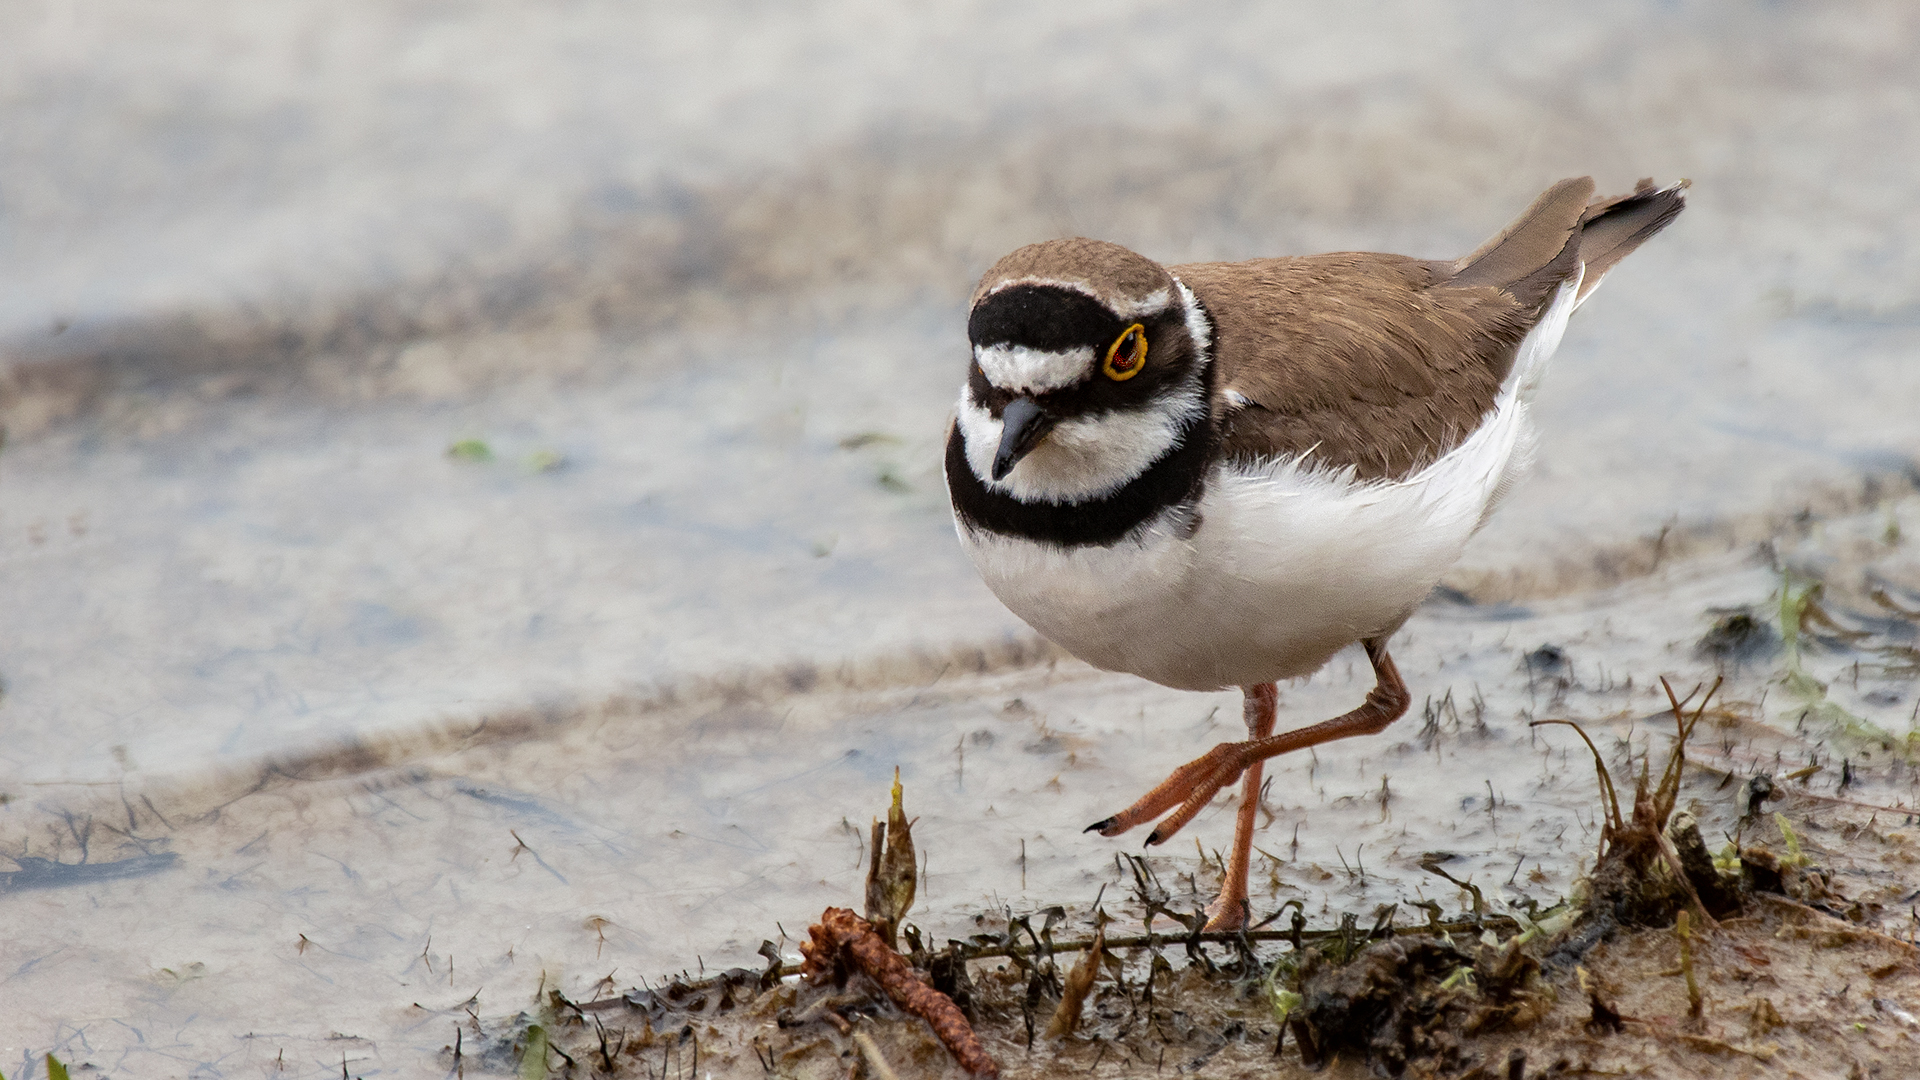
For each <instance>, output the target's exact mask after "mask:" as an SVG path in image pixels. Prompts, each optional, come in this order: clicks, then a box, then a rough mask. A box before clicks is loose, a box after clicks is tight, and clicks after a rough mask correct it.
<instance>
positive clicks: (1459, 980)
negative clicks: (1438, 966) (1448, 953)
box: [1440, 964, 1476, 993]
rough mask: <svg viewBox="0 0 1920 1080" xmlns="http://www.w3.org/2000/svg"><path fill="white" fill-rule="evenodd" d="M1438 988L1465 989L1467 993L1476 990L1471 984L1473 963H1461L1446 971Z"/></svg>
mask: <svg viewBox="0 0 1920 1080" xmlns="http://www.w3.org/2000/svg"><path fill="white" fill-rule="evenodd" d="M1440 989H1442V990H1466V991H1467V992H1468V993H1474V992H1476V988H1475V987H1474V985H1473V965H1472V964H1461V965H1460V966H1459V967H1457V968H1454V969H1453V971H1452V972H1450V973H1448V975H1447V977H1446V978H1444V979H1442V980H1440Z"/></svg>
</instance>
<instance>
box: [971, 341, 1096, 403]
mask: <svg viewBox="0 0 1920 1080" xmlns="http://www.w3.org/2000/svg"><path fill="white" fill-rule="evenodd" d="M973 358H974V359H975V360H976V361H978V362H979V364H980V371H981V373H982V374H984V375H985V376H986V377H987V381H988V382H990V383H992V384H993V385H995V386H997V387H999V388H1000V389H1002V390H1012V391H1013V392H1015V393H1018V394H1043V393H1046V392H1047V391H1049V390H1058V389H1060V388H1062V387H1065V386H1072V385H1073V384H1074V383H1077V382H1079V381H1080V380H1081V379H1084V378H1086V377H1087V374H1088V372H1090V371H1092V370H1093V350H1092V349H1090V348H1087V347H1086V346H1081V347H1080V348H1077V349H1067V350H1065V351H1064V352H1042V351H1040V350H1039V349H1030V348H1028V347H1027V346H1025V345H980V346H975V347H974V350H973Z"/></svg>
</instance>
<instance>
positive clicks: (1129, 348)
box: [1100, 323, 1147, 382]
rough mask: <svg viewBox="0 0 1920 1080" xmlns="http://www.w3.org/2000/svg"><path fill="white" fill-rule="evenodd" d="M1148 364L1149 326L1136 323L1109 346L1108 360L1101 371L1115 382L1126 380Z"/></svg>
mask: <svg viewBox="0 0 1920 1080" xmlns="http://www.w3.org/2000/svg"><path fill="white" fill-rule="evenodd" d="M1146 366H1147V328H1146V327H1144V326H1142V325H1140V324H1139V323H1134V324H1133V325H1132V326H1129V327H1127V328H1126V329H1125V330H1122V331H1121V332H1120V336H1119V337H1117V338H1114V339H1113V344H1111V345H1109V346H1107V360H1106V362H1105V363H1103V364H1101V365H1100V371H1101V373H1102V374H1104V375H1106V377H1107V378H1109V379H1112V380H1113V381H1114V382H1126V381H1127V380H1128V379H1131V378H1133V377H1134V376H1135V375H1138V374H1140V369H1141V368H1143V367H1146Z"/></svg>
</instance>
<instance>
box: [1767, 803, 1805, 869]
mask: <svg viewBox="0 0 1920 1080" xmlns="http://www.w3.org/2000/svg"><path fill="white" fill-rule="evenodd" d="M1773 822H1774V824H1776V825H1778V826H1780V835H1781V837H1782V838H1784V839H1785V840H1786V842H1787V857H1786V858H1784V859H1781V860H1780V861H1781V862H1783V863H1786V864H1787V865H1788V866H1805V865H1807V862H1808V861H1809V860H1808V859H1807V856H1806V855H1805V854H1804V853H1803V852H1802V851H1801V850H1800V838H1799V837H1798V836H1795V835H1794V833H1793V826H1792V825H1789V824H1787V815H1785V814H1782V813H1780V812H1778V811H1775V812H1774V815H1773Z"/></svg>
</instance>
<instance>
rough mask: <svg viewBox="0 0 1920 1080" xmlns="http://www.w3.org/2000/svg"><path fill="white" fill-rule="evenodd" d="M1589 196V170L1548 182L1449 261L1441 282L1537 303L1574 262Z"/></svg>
mask: <svg viewBox="0 0 1920 1080" xmlns="http://www.w3.org/2000/svg"><path fill="white" fill-rule="evenodd" d="M1592 197H1593V178H1592V177H1590V176H1582V177H1577V178H1574V179H1571V180H1562V181H1560V182H1559V183H1557V184H1555V185H1553V186H1552V187H1550V188H1548V189H1547V190H1546V191H1544V192H1542V193H1541V194H1540V197H1539V198H1537V199H1535V200H1533V205H1532V206H1529V207H1527V209H1526V212H1525V213H1522V214H1521V215H1520V216H1519V217H1518V218H1517V219H1515V220H1514V223H1513V224H1511V225H1509V226H1507V227H1506V229H1505V230H1503V231H1502V232H1501V233H1500V235H1498V236H1496V237H1494V238H1493V239H1491V240H1489V241H1487V242H1486V243H1484V244H1481V245H1480V247H1479V248H1478V249H1477V250H1475V251H1474V253H1473V254H1471V255H1468V256H1467V257H1466V258H1464V259H1461V260H1460V261H1459V262H1456V263H1454V264H1453V265H1454V273H1453V277H1451V278H1449V279H1448V281H1447V284H1448V285H1451V286H1454V287H1456V288H1472V287H1474V286H1489V285H1490V286H1492V287H1493V288H1496V289H1499V290H1501V291H1502V292H1505V293H1506V294H1507V295H1509V296H1511V297H1513V298H1514V299H1515V300H1518V301H1520V303H1521V304H1522V305H1524V306H1525V307H1528V308H1539V307H1541V306H1543V305H1544V304H1545V303H1546V302H1547V298H1548V297H1550V296H1551V295H1552V294H1553V291H1554V289H1556V288H1558V287H1559V285H1560V283H1561V282H1563V281H1565V280H1566V279H1567V278H1568V277H1570V276H1572V274H1573V272H1574V268H1575V267H1577V266H1578V265H1579V263H1580V226H1581V224H1582V223H1583V222H1584V221H1585V220H1586V218H1585V214H1586V212H1587V200H1588V199H1591V198H1592ZM1633 197H1634V196H1627V198H1629V199H1631V198H1633ZM1649 235H1650V234H1649ZM1635 243H1638V241H1635ZM1627 250H1629V251H1630V250H1632V248H1628V249H1627ZM1622 254H1625V252H1622Z"/></svg>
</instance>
